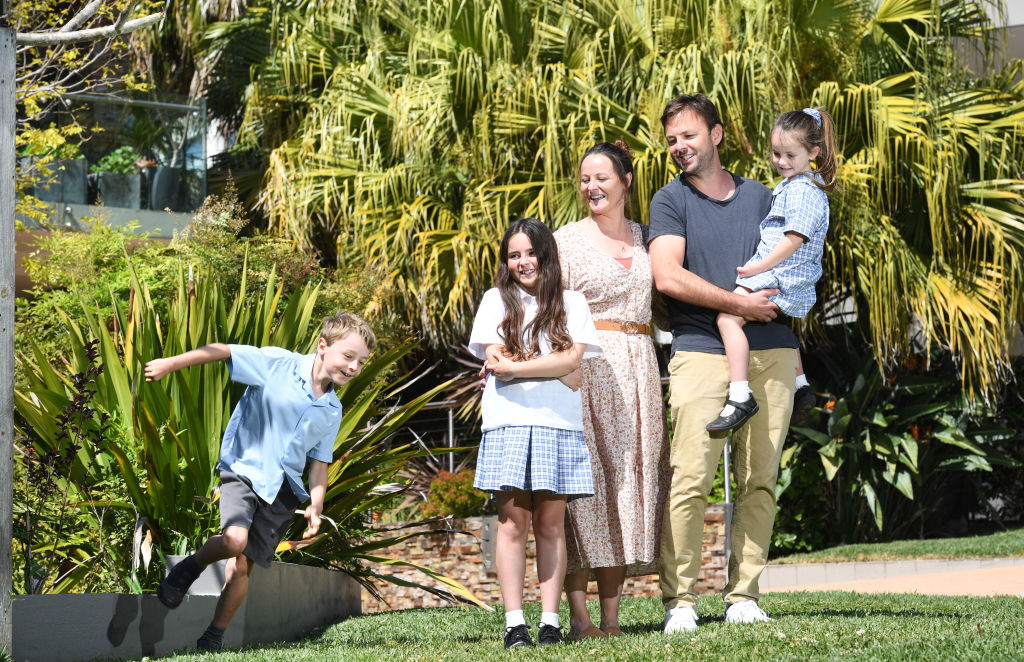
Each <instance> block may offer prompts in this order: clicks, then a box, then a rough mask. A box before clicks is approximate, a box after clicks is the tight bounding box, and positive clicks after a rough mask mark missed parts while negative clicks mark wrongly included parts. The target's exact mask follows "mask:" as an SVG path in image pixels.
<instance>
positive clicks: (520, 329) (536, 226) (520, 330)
mask: <svg viewBox="0 0 1024 662" xmlns="http://www.w3.org/2000/svg"><path fill="white" fill-rule="evenodd" d="M519 233H522V234H525V235H526V236H527V237H528V238H529V239H530V243H531V244H532V245H533V254H534V255H535V256H536V257H537V287H536V294H535V296H536V297H537V316H536V317H534V318H533V319H532V320H531V321H530V323H529V324H527V325H526V326H525V328H524V326H523V302H522V300H521V299H520V295H519V283H518V282H517V281H516V279H515V278H514V277H513V275H512V272H511V271H510V270H509V268H508V242H509V240H510V239H511V238H512V237H513V236H514V235H517V234H519ZM495 287H497V288H498V292H499V293H500V294H501V301H502V303H504V304H505V319H503V320H501V324H499V325H498V333H499V335H500V336H501V339H502V341H503V342H504V343H505V354H506V355H508V356H509V358H511V359H512V360H513V361H525V360H526V359H532V358H534V357H537V356H540V338H541V336H543V335H545V334H546V335H547V337H548V341H549V342H550V344H551V349H552V351H555V352H564V351H565V350H567V349H569V348H570V347H572V344H573V342H572V337H571V336H569V329H568V325H567V322H566V314H565V304H564V302H563V300H562V267H561V265H560V264H559V262H558V244H556V243H555V236H554V235H553V234H551V230H549V229H548V226H546V225H544V224H543V223H541V222H540V221H538V220H537V219H535V218H519V219H516V220H515V221H513V222H512V224H511V225H509V226H508V230H506V231H505V236H504V237H502V238H501V247H500V248H499V249H498V278H497V282H496V283H495Z"/></svg>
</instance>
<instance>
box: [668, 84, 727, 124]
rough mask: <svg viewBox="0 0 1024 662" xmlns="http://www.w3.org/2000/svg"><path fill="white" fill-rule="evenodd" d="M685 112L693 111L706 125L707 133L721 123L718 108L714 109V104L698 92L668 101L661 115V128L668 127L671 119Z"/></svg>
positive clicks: (681, 95)
mask: <svg viewBox="0 0 1024 662" xmlns="http://www.w3.org/2000/svg"><path fill="white" fill-rule="evenodd" d="M685 110H690V111H693V112H694V113H696V114H697V116H698V117H700V118H701V119H703V120H704V122H705V123H706V124H707V125H708V131H711V129H713V128H715V125H716V124H721V123H722V118H721V117H720V116H719V114H718V108H715V104H714V103H713V102H712V101H711V99H709V98H707V96H705V95H704V93H702V92H698V93H697V94H680V95H679V96H677V97H676V98H675V99H672V100H671V101H669V102H668V105H667V106H665V112H663V113H662V114H661V126H662V128H664V127H666V126H668V123H669V122H670V121H672V118H673V117H675V116H676V115H678V114H679V113H681V112H683V111H685Z"/></svg>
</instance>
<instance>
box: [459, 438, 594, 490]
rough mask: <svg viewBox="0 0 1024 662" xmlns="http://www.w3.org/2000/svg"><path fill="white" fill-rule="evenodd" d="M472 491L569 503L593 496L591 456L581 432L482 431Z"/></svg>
mask: <svg viewBox="0 0 1024 662" xmlns="http://www.w3.org/2000/svg"><path fill="white" fill-rule="evenodd" d="M473 486H474V487H476V488H477V489H478V490H484V491H485V492H505V491H510V490H513V489H519V490H525V491H527V492H542V491H543V492H551V493H553V494H564V495H566V496H567V497H568V500H569V501H572V500H573V499H578V498H579V497H585V496H592V495H593V494H594V476H593V474H592V473H591V471H590V451H588V450H587V442H586V441H584V439H583V432H582V431H580V430H561V429H558V428H548V427H542V426H539V425H522V426H520V425H506V426H504V427H500V428H496V429H494V430H487V431H485V432H484V437H483V440H482V441H481V442H480V454H479V456H478V457H477V461H476V478H475V480H474V481H473Z"/></svg>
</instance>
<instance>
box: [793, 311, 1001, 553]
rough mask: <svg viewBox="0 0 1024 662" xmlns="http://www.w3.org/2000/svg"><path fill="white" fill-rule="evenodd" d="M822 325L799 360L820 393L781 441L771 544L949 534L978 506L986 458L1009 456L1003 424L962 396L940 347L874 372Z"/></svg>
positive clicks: (985, 495) (863, 354) (842, 336)
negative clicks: (818, 402)
mask: <svg viewBox="0 0 1024 662" xmlns="http://www.w3.org/2000/svg"><path fill="white" fill-rule="evenodd" d="M834 332H835V333H836V334H838V336H837V337H834V338H833V339H832V340H831V343H830V344H829V346H827V347H825V348H823V350H822V351H818V352H814V353H813V356H812V357H811V359H810V361H809V363H812V364H813V363H819V364H820V367H821V368H822V370H821V371H819V372H817V373H816V372H815V371H813V370H812V371H809V372H810V374H811V375H812V376H813V375H815V374H819V375H821V376H822V377H824V379H822V381H821V382H820V383H818V384H817V385H816V386H817V390H818V391H823V392H824V404H823V406H821V407H818V408H816V409H815V410H814V411H812V413H811V415H810V416H809V417H808V419H807V420H805V421H803V422H801V423H799V424H797V425H795V426H794V427H792V428H790V438H789V440H788V441H787V445H786V448H785V450H784V452H783V456H782V466H781V470H780V474H779V484H778V487H777V489H776V492H777V493H778V494H780V498H779V506H778V516H777V523H776V534H775V538H774V540H773V553H789V552H795V551H805V550H809V549H820V548H822V547H824V546H831V545H835V544H844V543H857V542H872V541H883V540H894V539H899V538H911V537H912V538H924V537H932V536H937V535H949V534H951V533H958V532H957V531H956V530H951V529H950V527H951V526H954V527H955V526H960V527H963V526H966V522H967V519H968V516H969V515H971V514H973V513H980V512H985V511H986V509H987V504H988V501H989V498H990V496H992V493H991V491H990V488H987V487H986V485H985V478H986V477H987V476H989V475H991V473H992V471H993V469H994V468H995V467H999V466H1016V467H1019V466H1020V460H1019V459H1013V458H1011V457H1009V456H1008V455H1007V454H1005V453H1004V452H1003V451H1002V448H1003V447H1004V446H1005V443H1004V441H1005V440H1007V439H1009V438H1011V437H1013V435H1014V433H1013V431H1012V430H1011V429H1009V428H1007V427H1006V426H1005V425H1003V424H1002V423H1001V422H1000V415H999V412H998V411H996V410H995V409H992V408H990V407H987V406H985V405H984V404H982V403H976V402H971V401H970V400H969V399H968V397H967V395H966V393H965V391H964V389H963V387H962V385H961V382H960V380H959V377H958V374H957V366H956V364H955V362H954V361H953V359H952V357H950V356H949V354H948V353H944V352H941V351H935V352H933V353H932V355H931V356H930V357H927V356H923V355H922V356H912V357H910V358H909V359H908V360H906V361H904V363H903V364H902V365H900V366H899V367H898V368H897V369H895V370H893V371H891V372H890V373H888V374H885V375H883V374H882V373H880V372H879V369H878V365H877V363H876V361H875V358H874V356H873V353H872V349H871V347H870V346H869V345H866V344H865V343H864V342H863V341H861V340H859V339H858V338H856V337H855V336H854V334H853V333H852V332H851V333H848V334H847V330H845V329H836V330H835V331H834ZM822 522H825V523H827V525H826V526H822Z"/></svg>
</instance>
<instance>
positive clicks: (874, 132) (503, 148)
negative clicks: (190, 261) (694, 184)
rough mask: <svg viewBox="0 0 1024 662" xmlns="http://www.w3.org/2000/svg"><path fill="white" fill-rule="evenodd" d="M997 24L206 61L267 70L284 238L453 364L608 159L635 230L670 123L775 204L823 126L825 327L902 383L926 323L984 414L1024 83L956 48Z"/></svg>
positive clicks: (685, 32) (634, 23)
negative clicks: (828, 186) (680, 97)
mask: <svg viewBox="0 0 1024 662" xmlns="http://www.w3.org/2000/svg"><path fill="white" fill-rule="evenodd" d="M985 4H986V3H984V2H957V3H940V2H934V1H932V0H911V1H906V0H900V1H896V0H882V1H881V2H878V1H874V0H832V1H825V0H822V1H821V2H814V3H809V2H805V1H804V0H777V1H774V2H750V1H749V0H682V1H679V0H673V1H671V2H670V1H668V0H627V1H625V2H622V1H619V0H568V1H565V0H558V1H557V2H556V1H554V0H501V1H499V2H483V1H481V0H439V1H438V2H430V3H423V2H419V1H415V0H369V1H367V2H355V1H354V0H331V1H328V2H312V1H311V0H302V1H300V2H297V3H295V5H294V6H293V7H289V8H285V7H283V6H282V5H280V4H276V3H275V4H273V5H270V6H269V8H268V9H267V13H266V14H260V15H259V16H260V17H261V18H259V20H256V19H254V20H253V21H252V22H249V23H246V24H245V25H244V26H237V27H236V26H230V25H224V26H218V28H217V30H216V33H215V34H216V38H215V39H213V41H212V42H211V43H212V49H211V54H213V55H220V56H223V57H228V56H229V55H231V54H235V53H244V54H245V55H246V57H248V58H249V59H248V60H246V62H247V63H249V64H251V65H252V66H253V68H252V71H253V79H252V82H251V83H250V84H249V86H248V87H247V88H245V90H244V92H240V93H239V98H244V99H245V100H246V102H247V104H246V106H245V109H244V113H243V114H242V123H241V130H240V133H239V144H240V146H241V147H242V148H247V149H252V148H255V149H262V150H264V151H265V152H269V167H268V168H267V170H266V173H265V177H264V180H263V183H262V185H261V191H260V195H261V196H262V197H261V198H260V199H261V201H262V204H263V206H264V209H265V211H266V213H267V214H268V216H269V217H270V219H271V227H272V228H273V229H274V230H277V231H279V232H281V233H284V234H285V235H287V236H288V237H291V238H293V239H295V240H296V241H299V242H302V243H304V244H307V245H314V246H318V247H320V248H321V249H322V250H324V251H325V252H326V253H327V254H337V256H338V259H339V260H341V261H342V262H343V263H351V262H357V261H358V262H362V261H366V260H369V261H372V262H373V263H375V264H379V265H381V266H382V267H383V268H384V269H385V270H386V272H387V273H388V275H389V276H390V278H391V279H392V281H393V283H394V286H395V287H394V290H393V291H394V293H395V299H394V300H392V301H389V302H387V305H389V306H392V307H396V308H398V309H399V310H402V311H403V312H404V314H405V316H406V319H408V320H409V321H410V322H412V323H415V324H416V325H417V326H418V327H419V328H421V329H422V330H423V332H424V333H425V334H427V337H428V338H429V339H430V340H431V341H432V342H433V343H435V344H437V345H443V344H448V343H454V342H458V341H460V340H462V339H464V338H465V336H466V335H467V333H468V329H469V324H470V320H472V312H473V310H474V308H475V306H476V304H477V302H478V300H479V297H480V295H481V293H482V291H483V290H484V289H485V288H486V287H488V286H489V285H490V283H491V281H492V278H493V274H494V270H495V257H496V251H497V243H498V240H499V238H500V236H501V233H502V230H503V229H504V227H505V226H506V225H507V223H508V222H509V220H510V219H511V218H513V217H515V216H518V215H537V216H539V217H541V218H542V219H543V220H545V221H546V222H548V223H549V224H550V225H552V226H555V227H557V226H560V225H562V224H564V223H566V222H568V221H571V220H574V219H576V218H578V217H580V216H581V215H582V214H583V211H582V208H581V206H580V204H579V202H578V200H577V193H576V178H577V175H576V168H577V165H578V159H579V157H580V155H581V154H582V153H583V152H584V151H585V150H586V149H587V148H588V147H589V146H590V145H591V144H592V143H593V142H595V141H598V140H609V141H611V140H614V139H616V138H622V139H624V140H625V141H626V142H627V143H628V144H629V145H630V146H631V148H632V149H633V152H634V158H635V166H636V177H635V182H636V185H637V186H636V192H635V195H634V196H633V200H632V202H631V208H630V213H631V216H632V217H633V218H635V219H637V220H642V221H643V220H646V218H647V204H648V202H649V200H650V198H651V196H652V194H653V193H654V191H655V190H657V188H658V187H660V186H662V185H663V184H665V183H666V182H667V181H669V179H670V178H671V177H673V176H674V175H675V172H676V170H675V167H674V166H673V165H672V164H671V162H670V161H669V159H668V156H667V152H666V146H665V144H664V139H663V137H662V128H661V124H660V114H661V111H662V109H663V107H664V105H665V103H666V102H667V101H668V100H669V99H670V98H671V97H673V96H674V95H676V94H678V93H681V92H688V93H692V92H697V91H703V92H705V93H707V94H708V95H709V96H711V97H712V99H713V100H714V101H715V102H716V104H717V105H718V107H719V109H720V111H721V112H722V115H723V118H724V122H725V142H724V145H723V149H722V155H723V162H724V164H725V165H726V167H728V168H730V169H731V170H733V171H735V172H738V173H739V174H742V175H746V176H749V177H753V178H755V179H758V180H761V181H764V182H765V183H768V184H773V183H774V182H775V178H776V175H775V174H774V173H773V172H772V170H771V168H770V166H769V163H768V160H767V158H766V153H767V146H768V142H767V141H768V134H769V131H770V128H771V126H772V122H773V120H774V118H775V117H776V116H777V114H778V113H780V112H781V111H785V110H790V109H794V108H802V107H805V106H809V105H823V106H826V107H828V108H829V109H830V111H831V112H832V113H833V115H834V116H835V118H836V121H837V123H838V134H839V136H838V137H839V150H840V153H841V154H840V157H841V158H840V172H839V176H840V180H841V184H842V192H841V193H837V194H835V195H834V196H833V217H832V221H833V222H832V225H833V228H834V229H833V231H832V233H831V235H830V238H829V241H828V242H827V246H826V254H825V259H824V262H825V277H824V279H823V284H822V288H821V290H822V293H821V305H820V306H818V307H817V309H816V312H815V313H814V316H813V317H812V318H811V319H810V320H809V321H808V323H807V324H808V325H809V327H810V328H811V329H813V328H814V326H815V325H816V324H819V323H820V322H821V319H822V317H823V316H824V315H825V314H826V311H828V310H829V309H831V308H834V307H835V306H837V305H840V304H843V303H844V302H847V301H849V302H852V304H853V306H854V307H855V310H856V313H857V314H858V315H859V316H860V317H861V321H862V322H863V327H864V328H865V329H867V331H866V333H867V334H868V335H869V336H870V340H871V341H872V343H873V344H874V346H875V348H876V352H877V357H878V360H879V361H880V362H883V363H891V362H892V361H895V360H896V359H898V358H899V357H900V356H903V355H905V354H906V353H907V352H909V351H910V347H911V345H910V343H911V340H910V337H909V335H910V334H908V332H907V329H908V327H909V326H910V324H911V322H912V320H913V321H916V322H918V323H920V324H921V325H922V328H923V330H924V333H923V334H922V338H924V339H925V341H926V342H927V343H932V344H935V345H939V346H941V347H944V348H946V349H948V350H949V351H951V352H952V353H953V355H954V356H956V357H957V358H958V359H959V360H960V361H961V363H960V365H961V368H962V369H961V378H962V379H963V380H964V381H965V382H966V383H967V384H968V386H969V388H971V389H973V391H974V392H975V393H976V394H977V393H986V392H992V391H994V390H995V389H997V388H998V384H999V380H1000V377H1001V376H1003V375H1004V374H1005V367H1006V365H1007V363H1006V360H1007V347H1008V339H1009V338H1010V337H1011V336H1010V334H1011V333H1012V329H1013V325H1014V323H1015V322H1020V321H1021V319H1022V318H1024V306H1022V303H1021V302H1022V300H1024V299H1022V297H1020V296H1016V295H1015V294H1014V293H1019V292H1020V291H1021V287H1022V285H1024V222H1022V220H1021V219H1022V216H1024V214H1022V210H1024V205H1022V201H1024V197H1022V191H1024V182H1022V181H1021V180H1020V175H1019V164H1020V163H1021V162H1022V160H1024V131H1022V129H1024V110H1022V108H1024V106H1022V103H1021V102H1022V100H1024V84H1022V83H1021V78H1020V71H1021V64H1020V63H1019V62H1012V63H1010V64H1008V65H1007V66H1006V67H1005V69H1003V70H998V71H993V72H991V75H988V76H985V77H982V78H972V77H971V76H970V75H968V73H967V71H966V69H965V67H964V65H963V64H962V63H961V62H960V61H959V60H958V59H957V57H956V54H955V51H954V48H953V43H954V39H955V38H961V37H962V38H968V39H977V38H982V37H984V38H987V37H988V35H989V31H990V29H991V25H990V22H989V18H988V16H987V14H986V12H985ZM260 21H262V23H261V22H260ZM260 30H262V33H260V34H261V36H262V38H263V39H264V40H266V41H267V42H268V43H269V47H268V48H267V49H266V52H265V54H263V51H262V50H259V49H256V48H250V45H251V44H260V43H262V42H261V41H260V39H256V38H254V33H258V32H259V31H260ZM978 43H980V44H982V47H987V42H978ZM261 58H262V59H261ZM806 328H807V327H805V330H806Z"/></svg>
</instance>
